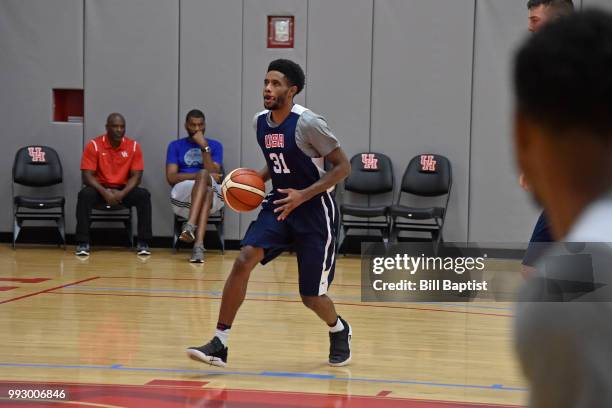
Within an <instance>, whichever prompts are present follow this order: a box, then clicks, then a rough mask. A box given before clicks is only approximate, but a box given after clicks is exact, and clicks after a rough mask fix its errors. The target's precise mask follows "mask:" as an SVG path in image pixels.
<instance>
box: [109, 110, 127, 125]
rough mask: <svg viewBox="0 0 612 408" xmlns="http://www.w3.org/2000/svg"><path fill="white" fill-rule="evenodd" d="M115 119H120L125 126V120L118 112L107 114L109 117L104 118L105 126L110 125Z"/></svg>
mask: <svg viewBox="0 0 612 408" xmlns="http://www.w3.org/2000/svg"><path fill="white" fill-rule="evenodd" d="M115 118H119V119H121V121H123V123H124V124H125V118H124V117H123V115H122V114H120V113H119V112H113V113H111V114H109V115H108V116H107V117H106V123H107V124H108V123H111V121H112V120H113V119H115Z"/></svg>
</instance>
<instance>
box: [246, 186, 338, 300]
mask: <svg viewBox="0 0 612 408" xmlns="http://www.w3.org/2000/svg"><path fill="white" fill-rule="evenodd" d="M272 207H273V206H268V205H263V206H262V209H261V211H260V212H259V215H258V216H257V220H255V221H254V222H253V223H251V225H250V226H249V229H248V230H247V232H246V234H245V236H244V239H243V240H242V245H243V246H244V245H251V246H254V247H257V248H263V250H264V259H263V260H262V261H261V263H262V264H266V263H268V262H270V261H271V260H272V259H274V258H276V257H277V256H278V255H280V254H281V253H282V252H283V251H285V250H288V249H292V250H293V251H294V252H295V253H296V255H297V261H298V275H299V285H300V294H301V295H304V296H321V295H324V294H325V293H327V290H328V288H329V285H331V283H332V281H333V280H334V271H335V269H336V245H337V242H336V237H337V231H338V210H337V207H336V203H335V202H334V199H333V198H332V196H331V195H330V194H329V193H323V194H321V195H318V196H316V197H314V198H313V199H311V200H309V201H307V202H305V203H303V204H301V205H300V206H299V207H297V208H295V209H294V210H293V211H292V212H291V214H289V216H288V217H287V219H286V220H285V221H278V220H277V218H278V215H279V213H276V214H275V213H274V212H273V208H272Z"/></svg>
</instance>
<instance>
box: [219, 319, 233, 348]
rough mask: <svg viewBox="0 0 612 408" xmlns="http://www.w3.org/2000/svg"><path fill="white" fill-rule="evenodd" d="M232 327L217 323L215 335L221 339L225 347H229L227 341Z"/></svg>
mask: <svg viewBox="0 0 612 408" xmlns="http://www.w3.org/2000/svg"><path fill="white" fill-rule="evenodd" d="M231 328H232V326H231V325H227V324H223V323H217V330H216V331H215V336H217V337H218V338H219V340H221V343H223V345H224V346H225V347H227V341H228V337H229V334H230V329H231Z"/></svg>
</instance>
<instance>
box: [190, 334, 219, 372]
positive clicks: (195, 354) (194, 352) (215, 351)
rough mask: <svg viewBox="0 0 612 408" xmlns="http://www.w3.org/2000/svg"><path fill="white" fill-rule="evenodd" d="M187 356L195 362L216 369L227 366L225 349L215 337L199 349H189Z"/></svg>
mask: <svg viewBox="0 0 612 408" xmlns="http://www.w3.org/2000/svg"><path fill="white" fill-rule="evenodd" d="M187 356H188V357H189V358H190V359H192V360H195V361H201V362H203V363H207V364H210V365H214V366H217V367H225V366H227V347H225V346H224V345H223V343H222V342H221V340H219V338H218V337H217V336H215V337H213V339H212V340H211V341H209V342H208V343H207V344H205V345H203V346H200V347H189V348H188V349H187Z"/></svg>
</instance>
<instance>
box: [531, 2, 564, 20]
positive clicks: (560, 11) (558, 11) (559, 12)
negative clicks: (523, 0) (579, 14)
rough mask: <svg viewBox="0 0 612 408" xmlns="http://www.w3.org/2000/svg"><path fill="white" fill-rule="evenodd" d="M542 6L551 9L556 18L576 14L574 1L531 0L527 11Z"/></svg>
mask: <svg viewBox="0 0 612 408" xmlns="http://www.w3.org/2000/svg"><path fill="white" fill-rule="evenodd" d="M541 5H544V6H545V7H550V9H551V10H552V11H553V12H554V14H555V16H556V17H560V16H567V15H569V14H572V13H573V12H574V2H573V1H572V0H529V1H528V2H527V9H528V10H531V9H532V8H535V7H539V6H541Z"/></svg>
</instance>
